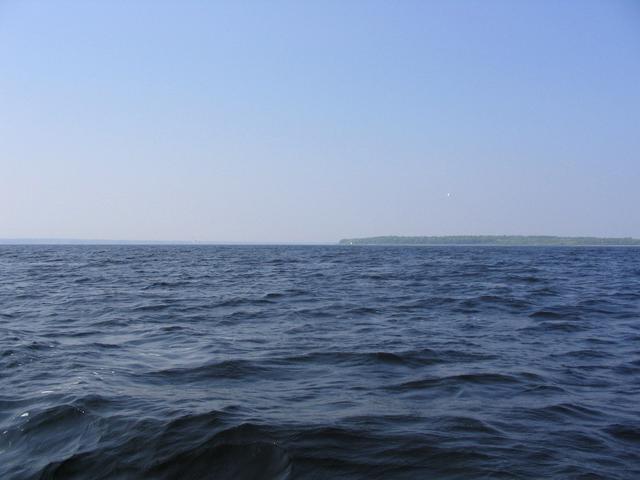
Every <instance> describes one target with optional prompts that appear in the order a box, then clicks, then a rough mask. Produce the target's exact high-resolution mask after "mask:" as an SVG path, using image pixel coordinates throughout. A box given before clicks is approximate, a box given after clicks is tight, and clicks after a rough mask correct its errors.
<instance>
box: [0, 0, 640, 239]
mask: <svg viewBox="0 0 640 480" xmlns="http://www.w3.org/2000/svg"><path fill="white" fill-rule="evenodd" d="M503 233H504V234H558V235H602V236H605V235H606V236H636V237H640V2H638V1H635V0H629V1H623V0H602V1H589V0H580V1H577V0H576V1H544V0H540V1H538V0H536V1H528V2H527V1H510V0H505V1H496V0H477V1H464V0H460V1H391V0H388V1H384V2H378V1H349V0H347V1H344V0H341V1H326V0H323V1H316V2H311V1H308V2H307V1H302V2H301V1H291V2H281V1H269V2H263V1H253V2H252V1H228V2H206V1H158V0H153V1H135V0H133V1H124V0H122V1H117V0H113V1H80V0H77V1H62V0H57V1H40V2H36V1H29V0H22V1H17V0H16V1H2V0H0V237H13V238H15V237H48V238H51V237H67V238H68V237H75V238H104V239H106V238H108V239H151V240H168V239H175V240H194V239H197V240H217V241H292V242H307V241H319V242H322V241H336V240H338V239H339V238H341V237H352V236H369V235H378V234H404V235H423V234H424V235H439V234H503Z"/></svg>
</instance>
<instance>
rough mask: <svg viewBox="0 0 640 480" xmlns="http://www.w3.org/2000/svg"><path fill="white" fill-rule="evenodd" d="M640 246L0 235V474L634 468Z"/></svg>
mask: <svg viewBox="0 0 640 480" xmlns="http://www.w3.org/2000/svg"><path fill="white" fill-rule="evenodd" d="M639 406H640V248H633V247H631V248H624V247H613V248H608V247H597V248H588V247H523V248H519V247H381V246H377V247H349V246H250V245H243V246H189V245H182V246H156V245H154V246H134V245H126V246H125V245H114V246H90V245H76V246H46V245H22V246H8V245H3V246H0V478H2V479H40V478H42V479H54V478H55V479H58V478H59V479H75V478H78V479H101V478H125V479H128V478H159V479H201V478H216V479H243V478H244V479H252V478H267V479H286V478H294V479H295V478H301V479H325V478H326V479H337V478H340V479H360V478H362V479H370V478H377V479H395V478H401V479H414V478H438V479H466V478H487V479H494V478H500V479H502V478H505V479H510V478H513V479H537V478H570V479H598V478H602V479H637V478H640V407H639Z"/></svg>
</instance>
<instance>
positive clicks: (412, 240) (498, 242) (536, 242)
mask: <svg viewBox="0 0 640 480" xmlns="http://www.w3.org/2000/svg"><path fill="white" fill-rule="evenodd" d="M338 243H339V244H340V245H398V246H453V245H456V246H467V247H472V246H494V247H500V246H514V247H526V246H531V247H546V246H558V247H576V246H581V247H602V246H606V247H629V246H638V247H640V239H636V238H631V237H558V236H553V235H448V236H425V237H420V236H415V237H411V236H380V237H365V238H345V239H342V240H340V242H338Z"/></svg>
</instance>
